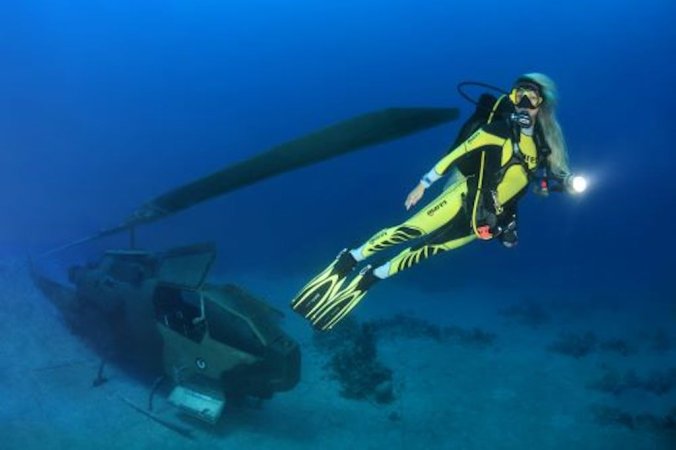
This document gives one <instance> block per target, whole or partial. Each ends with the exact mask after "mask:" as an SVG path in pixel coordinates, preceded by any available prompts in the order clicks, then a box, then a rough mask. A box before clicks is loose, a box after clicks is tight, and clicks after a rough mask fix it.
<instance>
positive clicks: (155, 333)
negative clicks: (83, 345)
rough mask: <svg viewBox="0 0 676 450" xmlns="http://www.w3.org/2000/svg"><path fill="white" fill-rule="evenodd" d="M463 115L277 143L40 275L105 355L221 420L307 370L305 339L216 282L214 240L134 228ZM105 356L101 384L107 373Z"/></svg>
mask: <svg viewBox="0 0 676 450" xmlns="http://www.w3.org/2000/svg"><path fill="white" fill-rule="evenodd" d="M458 115H459V112H458V110H457V109H456V108H429V107H422V108H389V109H383V110H379V111H375V112H370V113H367V114H363V115H359V116H356V117H353V118H351V119H348V120H345V121H342V122H338V123H336V124H333V125H330V126H328V127H326V128H323V129H320V130H318V131H315V132H312V133H310V134H308V135H305V136H302V137H300V138H297V139H294V140H292V141H289V142H286V143H283V144H281V145H278V146H275V147H273V148H271V149H269V150H268V151H266V152H263V153H261V154H258V155H257V156H254V157H252V158H250V159H247V160H244V161H242V162H239V163H235V164H233V165H231V166H227V167H225V168H223V169H221V170H219V171H216V172H214V173H212V174H210V175H207V176H205V177H203V178H200V179H198V180H195V181H193V182H190V183H187V184H185V185H182V186H179V187H177V188H175V189H173V190H170V191H168V192H166V193H164V194H162V195H160V196H158V197H155V198H154V199H152V200H151V201H149V202H147V203H145V204H143V205H141V206H140V207H139V208H138V209H136V210H135V211H134V212H133V213H132V214H131V215H129V216H128V217H127V218H126V219H124V220H123V221H122V222H121V223H120V224H118V225H116V226H113V227H111V228H108V229H104V230H102V231H100V232H98V233H95V234H93V235H91V236H87V237H85V238H83V239H79V240H77V241H74V242H71V243H68V244H66V245H64V246H61V247H59V248H56V249H53V250H50V251H48V252H46V253H44V254H42V255H40V257H38V259H37V260H36V261H37V263H39V261H40V260H41V259H42V258H48V257H50V256H52V255H54V254H56V253H59V252H63V251H65V250H66V249H69V248H72V247H75V246H78V245H83V244H86V243H88V242H91V241H94V240H98V239H101V238H104V237H107V236H111V235H114V234H118V233H128V234H129V243H130V245H129V248H125V249H114V250H108V251H106V252H105V253H104V254H103V255H102V256H101V257H100V259H99V260H98V261H93V262H90V263H88V264H86V265H74V266H72V267H70V269H69V271H68V280H69V283H68V284H64V283H61V282H59V281H56V280H55V279H53V278H50V277H48V276H46V275H45V274H43V273H41V271H40V270H39V269H38V268H37V263H34V264H32V276H33V280H34V282H35V284H36V285H37V286H38V287H39V288H40V289H41V290H42V291H43V292H44V294H45V295H46V297H48V298H49V299H50V300H51V301H52V302H53V303H54V304H55V305H56V307H57V308H58V309H59V311H60V312H61V314H62V316H63V318H64V321H65V322H66V324H67V325H68V326H69V328H71V330H72V331H73V332H74V333H76V334H77V335H79V336H81V337H82V338H84V339H85V340H86V341H87V342H88V343H89V344H90V345H91V346H92V347H93V348H94V349H95V350H96V351H97V352H98V353H99V354H100V355H101V357H102V358H103V360H104V361H107V360H111V361H113V362H114V363H119V364H120V365H121V366H125V365H126V366H128V367H134V368H136V369H139V368H140V369H142V370H143V371H144V372H145V373H148V374H150V375H153V377H154V379H155V380H156V381H155V383H154V384H153V392H154V391H155V390H156V389H157V387H158V385H159V384H160V383H170V386H169V389H167V392H168V399H169V401H170V402H171V403H172V404H174V405H175V406H177V407H178V408H179V410H180V411H182V412H184V413H187V414H189V415H191V416H194V417H197V418H198V419H201V420H203V421H206V422H209V423H215V422H217V421H218V419H219V418H220V416H221V414H222V412H223V410H224V407H225V405H226V403H227V401H229V400H233V399H241V398H245V397H253V398H261V399H265V398H269V397H271V396H272V395H273V394H275V393H278V392H283V391H288V390H291V389H293V388H294V387H295V386H296V385H297V383H298V382H299V380H300V367H301V352H300V348H299V345H298V343H297V342H296V341H295V340H294V339H293V338H292V337H291V336H289V335H288V334H287V333H286V332H285V331H284V330H283V328H282V326H281V320H280V319H281V318H282V317H283V314H282V313H281V312H280V311H278V310H276V309H275V308H273V307H272V306H270V305H268V304H267V303H265V302H264V301H262V300H259V299H257V298H256V297H254V296H253V295H251V294H250V293H248V292H247V291H246V290H245V289H244V288H242V287H239V286H236V285H233V284H225V285H219V284H213V283H210V282H209V281H208V273H209V269H210V267H211V266H212V264H213V262H214V260H215V258H216V247H215V245H214V244H213V243H200V244H194V245H189V246H183V247H177V248H172V249H169V250H165V251H149V250H142V249H140V248H139V247H138V245H137V242H136V239H135V230H136V229H137V228H138V227H139V226H142V225H148V224H150V223H152V222H155V221H158V220H161V219H163V218H166V217H168V216H170V215H173V214H176V213H178V212H180V211H182V210H184V209H187V208H190V207H193V206H195V205H197V204H199V203H202V202H204V201H207V200H210V199H213V198H216V197H218V196H221V195H224V194H226V193H228V192H231V191H234V190H236V189H240V188H242V187H245V186H247V185H250V184H253V183H256V182H259V181H261V180H264V179H266V178H269V177H272V176H276V175H280V174H283V173H286V172H289V171H292V170H294V169H297V168H300V167H305V166H309V165H312V164H316V163H319V162H321V161H324V160H327V159H330V158H334V157H337V156H340V155H343V154H346V153H349V152H353V151H356V150H359V149H363V148H366V147H369V146H374V145H378V144H383V143H385V142H388V141H392V140H395V139H398V138H402V137H405V136H408V135H411V134H414V133H417V132H420V131H423V130H425V129H428V128H432V127H435V126H438V125H441V124H443V123H446V122H449V121H452V120H455V119H456V118H457V117H458ZM103 366H104V363H103V362H102V364H101V366H100V370H99V374H98V377H97V379H96V380H95V382H94V384H97V383H99V384H100V383H102V382H104V381H105V378H104V377H103V376H102V373H101V372H102V369H103ZM151 399H152V394H151ZM149 403H150V405H151V404H152V402H149ZM150 405H149V407H151V406H150ZM136 409H139V408H136ZM142 412H143V411H142ZM146 414H150V413H149V412H146ZM156 420H157V419H156Z"/></svg>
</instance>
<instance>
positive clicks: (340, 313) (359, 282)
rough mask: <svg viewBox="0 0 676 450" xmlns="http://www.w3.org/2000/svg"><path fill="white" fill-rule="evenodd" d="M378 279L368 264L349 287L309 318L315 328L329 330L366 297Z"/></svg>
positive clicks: (330, 299)
mask: <svg viewBox="0 0 676 450" xmlns="http://www.w3.org/2000/svg"><path fill="white" fill-rule="evenodd" d="M377 280H378V278H377V277H376V276H375V275H374V274H373V269H372V267H371V266H366V267H365V268H364V269H363V270H362V271H361V272H360V273H359V275H357V276H356V277H355V278H354V279H353V280H352V281H351V282H350V284H348V285H347V287H346V288H345V289H343V290H341V291H339V292H338V293H337V294H336V295H334V296H333V297H331V298H329V299H328V300H327V301H326V302H325V303H324V304H323V306H322V308H320V309H319V310H318V311H316V312H315V313H314V314H313V315H312V317H309V319H310V320H311V322H312V325H314V327H315V328H317V329H319V330H322V331H328V330H330V329H331V328H333V327H334V326H336V324H337V323H338V322H340V321H341V320H343V319H344V318H345V317H346V316H347V315H348V314H349V313H350V311H352V310H353V309H354V307H355V306H357V305H358V304H359V302H360V301H361V300H362V299H363V298H364V296H365V295H366V293H367V292H368V289H369V288H370V287H371V286H372V285H373V283H375V282H376V281H377Z"/></svg>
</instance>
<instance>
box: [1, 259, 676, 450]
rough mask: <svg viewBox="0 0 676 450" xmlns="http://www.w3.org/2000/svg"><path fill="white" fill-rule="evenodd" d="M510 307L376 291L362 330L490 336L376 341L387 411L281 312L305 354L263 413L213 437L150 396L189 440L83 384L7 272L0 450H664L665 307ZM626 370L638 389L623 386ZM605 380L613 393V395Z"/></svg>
mask: <svg viewBox="0 0 676 450" xmlns="http://www.w3.org/2000/svg"><path fill="white" fill-rule="evenodd" d="M231 281H232V280H231ZM235 281H237V282H239V283H242V284H243V285H245V286H247V287H248V288H249V290H251V291H253V292H254V293H256V294H259V295H261V296H262V297H263V298H266V299H268V300H269V301H270V302H271V303H273V304H274V305H275V306H278V307H279V308H280V309H284V310H285V311H286V309H285V308H286V305H287V302H288V299H289V298H290V297H291V296H292V295H293V294H294V292H295V290H296V289H297V288H298V287H299V286H300V285H301V284H302V282H303V280H300V279H286V278H280V277H278V278H271V277H269V276H264V275H260V274H242V275H240V276H238V277H237V279H236V280H235ZM522 297H523V295H522V293H516V292H511V293H510V292H507V293H505V292H500V293H496V292H493V291H491V290H488V289H470V288H465V289H463V290H459V291H458V290H456V291H454V292H452V293H451V294H449V293H443V292H434V293H430V292H426V293H425V292H422V291H420V290H417V289H415V288H413V287H411V286H408V285H404V284H402V283H400V282H399V281H398V280H392V281H390V282H388V283H387V284H383V286H382V287H378V291H375V290H374V292H373V293H371V294H370V297H369V298H368V299H367V301H366V302H365V303H364V305H361V306H360V309H359V311H358V316H359V317H360V318H361V319H362V320H369V319H374V318H382V317H391V316H392V315H393V314H398V313H404V314H411V315H413V316H415V317H416V318H417V319H416V320H420V321H425V322H429V323H433V324H436V325H438V326H442V327H443V326H450V325H453V326H458V327H464V328H466V329H473V328H474V327H478V328H480V329H482V330H485V331H487V332H490V333H494V334H495V336H496V339H495V341H494V343H493V344H492V345H488V346H485V345H484V346H478V345H473V344H471V343H465V344H463V343H459V342H454V341H448V340H435V339H432V338H430V337H426V336H424V335H419V336H414V337H392V336H389V337H382V338H381V339H380V340H379V342H378V357H379V358H380V360H381V361H382V362H383V364H385V365H386V366H387V367H389V368H390V369H392V371H393V385H394V388H395V392H396V400H395V401H394V402H392V403H389V404H385V405H381V404H377V403H374V402H369V401H357V400H350V399H346V398H343V397H342V396H341V395H340V392H341V387H340V384H339V381H338V380H336V379H334V378H333V377H332V376H331V373H330V372H329V371H328V369H327V368H326V365H327V361H328V358H329V355H327V354H326V352H324V351H320V349H319V348H318V347H316V346H315V344H314V341H313V333H312V331H311V330H310V328H309V327H308V326H307V324H306V323H304V322H303V321H302V320H301V319H300V318H297V317H295V316H294V315H293V314H288V317H287V319H286V322H287V323H286V324H285V328H286V330H287V331H288V332H289V333H290V334H291V335H292V336H293V337H295V338H296V339H297V340H298V341H299V342H300V344H301V347H302V352H303V369H302V379H301V382H300V383H299V385H298V386H297V387H296V388H295V389H294V390H292V391H290V392H286V393H280V394H278V395H276V396H275V397H274V398H273V399H271V400H269V401H266V402H264V403H262V404H261V405H255V404H251V405H246V406H242V407H238V408H230V409H227V411H226V413H225V414H224V416H223V417H222V419H221V421H220V422H219V423H218V424H217V425H216V426H214V427H211V426H207V425H202V424H200V423H196V422H195V421H192V420H190V419H185V418H182V417H181V416H179V415H178V413H177V412H176V411H175V410H174V409H173V408H172V407H171V406H170V405H169V404H168V403H167V402H166V400H164V399H163V398H156V399H155V402H154V403H155V408H154V412H155V413H157V414H158V415H160V416H162V417H166V418H169V419H171V420H173V421H175V422H178V423H182V424H183V425H185V426H187V427H190V428H191V429H192V430H193V433H192V438H191V439H189V438H186V437H184V436H181V435H179V434H177V433H175V432H174V431H171V430H169V429H167V428H165V427H163V426H161V425H159V424H158V423H156V422H154V421H152V420H151V419H149V418H147V417H146V416H144V415H142V414H140V413H139V412H137V411H135V410H134V409H133V408H131V407H130V406H129V405H128V404H127V403H126V402H125V401H124V399H127V400H129V401H131V402H133V403H135V404H138V405H141V406H143V405H145V404H146V403H147V399H148V393H149V386H147V385H145V384H143V383H142V382H140V381H139V380H137V379H134V378H133V377H130V376H129V375H128V374H126V373H124V372H122V371H121V370H119V369H118V368H116V367H114V366H109V367H107V369H106V376H107V377H108V378H109V381H108V382H107V383H106V384H104V385H102V386H100V387H96V388H94V387H92V380H93V378H94V377H95V375H96V372H97V368H98V366H99V362H100V359H99V357H98V356H97V355H96V354H94V353H93V352H92V350H91V349H90V348H89V347H88V346H86V345H85V344H84V343H82V342H81V341H80V340H79V339H78V338H77V337H75V336H73V335H72V334H71V333H70V332H69V330H68V329H67V328H66V326H65V324H64V323H63V321H62V320H61V318H60V316H59V314H58V312H57V311H56V309H55V308H54V307H53V306H52V305H51V304H50V303H49V302H48V301H47V299H46V298H45V297H44V296H43V295H42V293H40V292H39V291H38V290H37V289H36V288H35V287H34V286H33V284H32V283H31V280H30V277H29V275H28V270H27V267H26V264H25V263H23V262H21V261H16V260H3V261H0V305H2V307H1V309H0V323H1V324H2V328H1V329H2V336H3V339H2V343H0V358H1V360H2V364H1V365H0V448H2V449H7V450H10V449H11V450H14V449H47V448H49V449H118V448H120V449H122V448H124V449H146V448H147V449H151V448H152V449H155V448H162V449H165V450H169V449H184V448H185V449H193V448H194V449H202V448H204V449H207V448H208V449H213V448H238V449H239V448H242V449H248V448H256V449H275V450H283V449H318V448H322V449H345V448H350V449H351V450H357V449H385V448H387V449H459V450H460V449H491V450H498V449H636V450H638V449H674V448H676V434H675V433H676V431H675V430H674V428H673V427H674V424H673V423H670V422H669V420H668V414H669V413H670V411H672V410H673V408H674V407H676V379H674V380H672V378H676V375H674V374H673V373H672V372H674V373H676V372H675V370H674V369H675V368H676V350H674V349H672V348H671V346H670V345H669V342H670V341H669V339H670V338H671V339H674V338H676V336H671V337H670V336H669V331H671V330H670V328H669V327H671V329H673V325H674V317H673V315H670V314H672V313H670V312H669V311H668V308H667V307H665V305H662V304H659V302H658V303H656V304H654V305H653V304H650V305H646V304H643V305H641V306H640V307H639V306H638V305H637V306H636V307H635V309H634V308H630V307H626V306H625V307H622V308H620V307H617V306H613V305H612V304H611V303H609V302H605V303H604V302H603V301H595V300H588V301H587V302H586V303H585V302H584V301H572V302H570V303H569V304H565V305H562V304H560V303H558V304H557V303H548V304H546V305H543V308H542V309H541V310H538V311H540V312H542V311H544V315H541V314H539V313H537V311H536V312H535V313H534V312H533V311H532V310H529V309H528V308H525V309H524V308H520V307H519V306H517V307H512V309H509V308H510V305H512V306H513V305H520V304H521V303H523V298H522ZM496 299H499V300H496ZM396 305H401V306H396ZM659 330H666V332H660V333H658V331H659ZM590 331H591V332H593V333H594V336H595V338H596V340H597V341H598V342H597V345H595V346H594V349H592V350H589V351H588V352H587V353H584V352H583V353H584V354H581V355H574V356H571V355H570V354H565V352H564V353H561V352H557V351H552V347H556V345H555V343H556V342H561V340H562V339H564V338H563V337H562V336H564V337H565V336H568V338H570V336H572V335H575V336H584V335H585V333H588V332H590ZM562 333H564V334H562ZM565 333H567V334H565ZM655 336H659V337H660V339H661V340H660V342H656V340H655V339H656V338H655ZM564 340H565V339H564ZM618 340H621V342H623V343H624V344H626V346H625V347H623V346H621V345H619V344H618ZM611 342H614V343H615V344H616V345H614V346H613V345H610V344H608V343H611ZM606 344H608V345H606ZM658 344H659V345H658ZM581 345H582V346H583V347H584V345H583V344H581ZM623 349H624V350H627V351H623ZM632 371H633V372H632ZM629 372H631V373H635V374H636V377H638V379H639V380H641V381H640V382H636V381H635V378H632V379H633V380H634V382H633V383H626V382H624V381H622V380H625V379H627V376H626V374H627V373H629ZM617 374H620V381H619V382H617V383H615V384H613V383H611V382H610V381H609V379H613V375H617ZM650 374H652V375H650ZM655 374H657V375H655ZM615 378H617V376H615ZM648 380H650V381H651V383H648ZM601 381H605V383H601ZM615 381H617V380H615ZM623 382H624V384H622V383H623ZM671 382H673V383H674V389H673V390H672V389H671V387H672V386H671V384H670V383H671ZM660 383H661V384H660ZM598 386H605V387H608V386H610V387H611V388H612V387H615V388H617V389H615V392H610V391H609V389H605V390H604V389H600V388H599V387H598ZM618 386H619V387H618ZM655 386H656V387H655ZM653 387H655V389H653ZM610 390H612V389H610Z"/></svg>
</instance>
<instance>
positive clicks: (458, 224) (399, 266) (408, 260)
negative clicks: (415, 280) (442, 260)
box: [374, 214, 476, 278]
mask: <svg viewBox="0 0 676 450" xmlns="http://www.w3.org/2000/svg"><path fill="white" fill-rule="evenodd" d="M465 218H466V216H465V215H464V214H459V215H458V216H456V217H455V218H454V219H453V221H452V223H450V224H448V225H447V226H448V227H450V228H453V229H458V230H459V229H462V230H463V231H462V232H455V233H453V235H454V236H452V237H446V239H447V240H444V239H439V238H437V239H426V240H425V241H423V242H422V243H421V244H420V245H416V246H413V247H408V248H405V249H404V250H402V252H401V253H399V254H398V255H397V256H395V257H394V258H392V259H391V260H389V261H387V262H386V263H385V264H382V265H380V266H379V267H377V268H376V269H375V270H374V272H375V273H376V275H378V277H379V278H387V277H390V276H392V275H395V274H397V273H399V272H401V271H402V270H405V269H408V268H409V267H412V266H414V265H416V264H418V263H420V262H421V261H424V260H426V259H428V258H431V257H432V256H435V255H437V254H439V253H441V252H445V251H448V250H453V249H456V248H458V247H462V246H463V245H466V244H469V243H470V242H472V241H473V240H474V239H476V236H475V235H474V233H471V234H467V232H468V230H467V225H466V224H465V220H464V219H465ZM439 237H441V235H440V236H439Z"/></svg>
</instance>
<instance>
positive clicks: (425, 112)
mask: <svg viewBox="0 0 676 450" xmlns="http://www.w3.org/2000/svg"><path fill="white" fill-rule="evenodd" d="M458 116H459V111H458V109H457V108H389V109H384V110H380V111H375V112H371V113H367V114H363V115H360V116H357V117H354V118H351V119H348V120H345V121H343V122H339V123H336V124H334V125H331V126H329V127H326V128H324V129H321V130H319V131H316V132H314V133H311V134H308V135H306V136H303V137H300V138H298V139H295V140H292V141H289V142H286V143H284V144H281V145H278V146H276V147H273V148H271V149H270V150H268V151H267V152H264V153H261V154H260V155H256V156H254V157H252V158H250V159H247V160H245V161H242V162H239V163H236V164H233V165H231V166H228V167H225V168H224V169H221V170H219V171H218V172H214V173H212V174H211V175H208V176H206V177H203V178H200V179H198V180H196V181H194V182H192V183H188V184H186V185H183V186H181V187H178V188H176V189H173V190H171V191H169V192H167V193H165V194H163V195H160V196H159V197H156V198H155V199H153V200H151V201H150V202H148V203H146V204H145V205H143V206H142V207H141V208H139V209H138V210H137V211H136V212H135V213H134V214H132V216H130V217H129V218H128V219H127V222H126V223H127V224H129V225H135V224H138V223H145V222H150V221H153V220H156V219H159V218H161V217H165V216H168V215H170V214H173V213H176V212H178V211H181V210H183V209H186V208H189V207H191V206H193V205H196V204H197V203H200V202H203V201H205V200H208V199H211V198H213V197H216V196H219V195H222V194H224V193H226V192H230V191H233V190H235V189H238V188H241V187H243V186H246V185H249V184H252V183H255V182H257V181H260V180H263V179H266V178H269V177H272V176H274V175H278V174H280V173H283V172H288V171H290V170H294V169H297V168H300V167H304V166H308V165H311V164H315V163H318V162H320V161H324V160H327V159H330V158H334V157H336V156H339V155H343V154H346V153H349V152H353V151H355V150H358V149H360V148H364V147H368V146H372V145H377V144H382V143H384V142H388V141H391V140H394V139H398V138H401V137H404V136H407V135H410V134H413V133H416V132H419V131H423V130H425V129H428V128H432V127H434V126H437V125H441V124H443V123H446V122H450V121H452V120H455V119H457V118H458Z"/></svg>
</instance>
